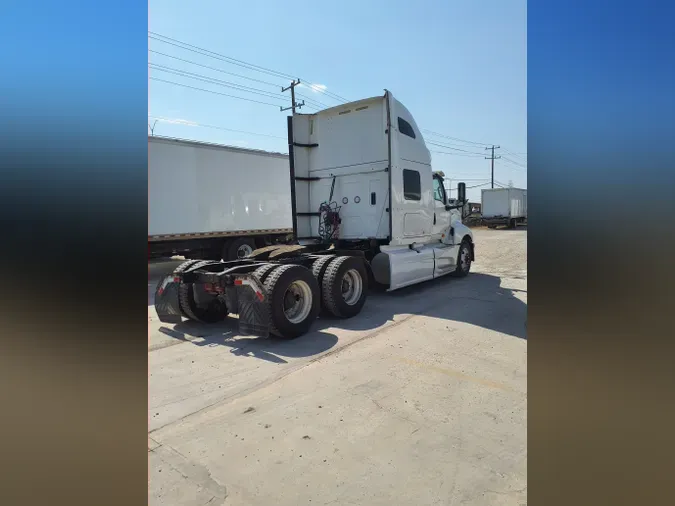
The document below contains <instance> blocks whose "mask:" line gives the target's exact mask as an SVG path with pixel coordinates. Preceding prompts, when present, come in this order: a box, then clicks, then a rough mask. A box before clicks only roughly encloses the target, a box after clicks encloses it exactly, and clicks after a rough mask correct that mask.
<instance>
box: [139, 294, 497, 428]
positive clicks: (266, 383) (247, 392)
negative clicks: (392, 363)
mask: <svg viewBox="0 0 675 506" xmlns="http://www.w3.org/2000/svg"><path fill="white" fill-rule="evenodd" d="M462 299H465V300H478V301H480V302H491V301H485V300H480V299H476V298H475V297H470V296H457V297H449V298H447V299H445V300H444V301H443V303H439V304H433V305H431V306H429V307H426V308H424V310H422V311H421V312H419V313H415V314H408V315H406V316H404V317H402V318H401V319H400V320H398V321H393V322H392V323H388V324H384V325H383V326H382V327H380V328H378V329H375V330H373V331H371V332H369V333H368V334H366V335H364V336H361V337H359V338H357V339H355V340H354V341H352V342H350V343H347V344H345V345H344V346H341V347H340V348H337V349H334V350H329V351H326V352H324V353H323V354H321V355H318V356H316V357H314V358H312V359H310V360H308V361H306V362H302V363H300V364H298V365H296V366H291V367H289V368H288V370H286V371H284V372H282V373H280V374H279V375H277V376H274V377H273V378H269V379H267V380H264V381H262V382H260V383H258V384H256V385H254V386H252V387H251V388H248V389H246V390H244V391H242V392H238V393H235V394H232V395H229V396H227V397H224V398H222V399H219V400H217V401H215V402H213V403H211V404H209V405H207V406H204V407H203V408H200V409H198V410H197V411H194V412H192V413H188V414H187V415H185V416H183V417H181V418H179V419H178V420H174V421H172V422H169V423H167V424H165V425H161V426H159V427H156V428H154V429H152V430H151V431H150V432H148V434H154V433H156V432H158V431H161V430H162V429H166V428H168V427H171V426H174V425H179V424H181V423H182V422H184V421H186V420H188V419H190V418H192V417H193V416H197V415H200V414H202V413H205V412H207V411H209V410H210V409H212V408H214V407H216V406H218V405H220V404H224V403H227V402H230V401H232V400H234V399H237V398H244V397H246V396H247V395H250V394H252V393H254V392H256V391H258V390H261V389H263V388H265V387H267V386H269V385H272V384H274V383H276V382H277V381H280V380H282V379H284V378H285V377H287V376H289V375H290V374H293V373H295V372H296V371H299V370H301V369H304V368H305V367H307V366H310V365H312V364H314V363H316V362H318V361H319V360H322V359H324V358H327V357H330V356H333V355H337V354H338V353H340V352H342V351H344V350H346V349H348V348H350V347H352V346H353V345H355V344H357V343H361V342H363V341H365V340H367V339H370V338H373V337H376V336H377V335H379V334H381V333H382V332H384V331H386V330H389V329H392V328H394V327H398V326H399V325H402V324H403V323H405V322H407V321H408V320H410V319H412V318H415V317H416V316H424V315H425V314H426V313H428V312H429V311H433V310H434V309H435V308H436V307H439V306H441V305H443V304H445V303H447V301H448V300H462Z"/></svg>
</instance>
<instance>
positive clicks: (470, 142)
mask: <svg viewBox="0 0 675 506" xmlns="http://www.w3.org/2000/svg"><path fill="white" fill-rule="evenodd" d="M422 131H423V132H427V133H430V134H432V135H437V136H438V137H443V138H445V139H450V140H453V141H458V142H463V143H465V144H473V145H475V146H480V147H485V146H491V145H492V143H489V142H476V141H468V140H465V139H459V138H458V137H450V136H449V135H444V134H441V133H438V132H434V131H433V130H427V129H424V128H423V129H422Z"/></svg>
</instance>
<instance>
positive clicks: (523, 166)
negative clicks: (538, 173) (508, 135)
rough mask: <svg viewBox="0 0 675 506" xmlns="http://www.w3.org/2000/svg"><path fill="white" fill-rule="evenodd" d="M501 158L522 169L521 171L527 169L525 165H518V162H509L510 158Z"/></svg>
mask: <svg viewBox="0 0 675 506" xmlns="http://www.w3.org/2000/svg"><path fill="white" fill-rule="evenodd" d="M503 158H504V160H507V161H509V162H511V163H513V164H514V165H518V166H519V167H522V168H523V169H527V166H526V165H522V164H521V163H518V162H516V161H514V160H511V159H510V158H508V157H506V156H504V157H503Z"/></svg>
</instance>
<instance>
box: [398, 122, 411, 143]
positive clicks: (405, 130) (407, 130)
mask: <svg viewBox="0 0 675 506" xmlns="http://www.w3.org/2000/svg"><path fill="white" fill-rule="evenodd" d="M398 131H399V132H401V133H402V134H403V135H407V136H408V137H412V138H413V139H414V138H415V130H413V127H412V125H411V124H410V123H408V122H407V121H406V120H404V119H403V118H398Z"/></svg>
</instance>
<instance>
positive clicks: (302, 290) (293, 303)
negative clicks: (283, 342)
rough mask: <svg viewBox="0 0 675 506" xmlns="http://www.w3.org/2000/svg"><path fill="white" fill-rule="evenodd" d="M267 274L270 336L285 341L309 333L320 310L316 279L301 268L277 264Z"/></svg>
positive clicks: (305, 269) (265, 282)
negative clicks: (272, 335)
mask: <svg viewBox="0 0 675 506" xmlns="http://www.w3.org/2000/svg"><path fill="white" fill-rule="evenodd" d="M263 268H264V267H263ZM261 269H262V268H261ZM258 270H260V269H258ZM266 274H267V277H266V279H265V281H264V282H263V284H264V286H265V291H266V292H267V310H268V313H269V323H270V333H271V334H274V335H276V336H278V337H281V338H284V339H294V338H296V337H299V336H301V335H302V334H305V333H307V331H308V330H309V328H310V327H311V325H312V322H313V321H314V320H316V317H317V316H318V315H319V310H320V308H321V303H320V297H321V296H320V291H319V284H318V282H317V280H316V278H315V277H314V276H313V275H312V273H311V272H310V271H309V269H307V268H305V267H303V266H301V265H282V266H276V265H274V267H273V268H272V269H271V270H270V271H269V272H266ZM261 281H262V280H261Z"/></svg>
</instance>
